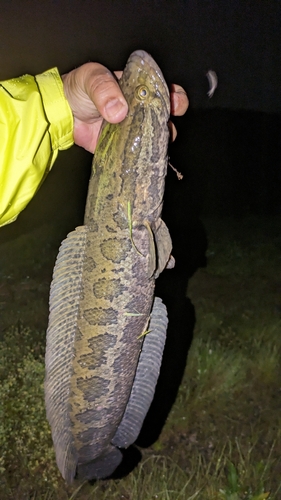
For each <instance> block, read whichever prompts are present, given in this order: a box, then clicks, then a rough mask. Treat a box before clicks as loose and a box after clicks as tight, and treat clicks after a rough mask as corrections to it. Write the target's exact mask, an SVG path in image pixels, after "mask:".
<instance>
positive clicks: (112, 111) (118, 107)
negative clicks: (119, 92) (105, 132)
mask: <svg viewBox="0 0 281 500" xmlns="http://www.w3.org/2000/svg"><path fill="white" fill-rule="evenodd" d="M124 108H125V104H124V103H123V102H122V101H120V100H119V99H111V100H110V101H108V102H107V103H106V105H105V108H104V109H105V112H106V114H107V118H108V119H109V120H114V119H116V118H119V115H120V114H121V112H123V110H124Z"/></svg>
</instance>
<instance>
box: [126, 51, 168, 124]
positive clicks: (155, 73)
mask: <svg viewBox="0 0 281 500" xmlns="http://www.w3.org/2000/svg"><path fill="white" fill-rule="evenodd" d="M131 64H132V65H136V66H137V67H138V68H139V70H140V71H144V72H145V73H147V75H149V77H150V78H151V80H152V81H153V84H154V87H155V90H156V91H157V94H158V96H159V97H161V98H162V100H163V101H164V103H165V107H166V110H167V114H168V116H169V115H170V92H169V89H168V86H167V83H166V81H165V78H164V76H163V73H162V71H161V69H160V68H159V66H158V64H157V63H156V62H155V60H154V59H153V57H152V56H151V55H150V54H148V52H146V51H145V50H135V51H134V52H133V53H132V54H131V55H130V57H129V59H128V62H127V65H128V66H130V65H131Z"/></svg>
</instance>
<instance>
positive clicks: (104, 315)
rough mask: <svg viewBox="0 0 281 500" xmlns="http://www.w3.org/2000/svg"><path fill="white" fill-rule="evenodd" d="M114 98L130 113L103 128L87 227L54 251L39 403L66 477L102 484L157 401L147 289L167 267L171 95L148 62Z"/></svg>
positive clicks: (156, 356)
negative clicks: (42, 395)
mask: <svg viewBox="0 0 281 500" xmlns="http://www.w3.org/2000/svg"><path fill="white" fill-rule="evenodd" d="M120 87H121V89H122V91H123V93H124V96H125V98H126V100H127V102H128V106H129V110H128V114H127V116H126V118H125V119H124V120H123V121H122V123H118V124H114V125H113V124H109V123H106V122H104V123H103V126H102V130H101V133H100V137H99V141H98V145H97V148H96V152H95V156H94V161H93V167H92V176H91V180H90V184H89V191H88V197H87V204H86V211H85V220H84V226H81V227H77V228H76V230H75V231H73V232H71V233H70V234H69V235H68V236H67V238H66V239H65V240H64V241H63V242H62V245H61V247H60V251H59V254H58V257H57V261H56V264H55V268H54V274H53V281H52V284H51V291H50V316H49V326H48V330H47V348H46V378H45V400H46V409H47V418H48V420H49V422H50V425H51V430H52V438H53V442H54V447H55V452H56V459H57V464H58V467H59V469H60V471H61V474H62V476H63V477H64V478H65V480H66V481H67V482H71V481H72V480H73V479H74V477H75V476H76V475H78V476H80V477H83V478H88V479H92V478H99V477H106V476H108V475H110V474H111V473H112V472H113V471H114V470H115V468H116V467H117V466H118V465H119V463H120V461H121V459H122V453H121V452H120V450H119V448H124V447H125V448H126V447H128V446H129V445H130V444H131V443H133V442H134V441H135V440H136V438H137V436H138V434H139V432H140V429H141V426H142V423H143V420H144V418H145V415H146V413H147V411H148V408H149V406H150V403H151V401H152V399H153V395H154V390H155V385H156V382H157V378H158V375H159V370H160V365H161V359H162V353H163V348H164V344H165V337H166V328H167V315H166V308H165V306H164V305H163V303H162V301H161V300H160V299H157V298H156V299H154V286H155V278H156V277H157V276H158V275H159V273H160V272H161V271H162V270H163V269H164V268H165V267H171V266H172V265H173V259H172V257H171V249H172V242H171V238H170V235H169V232H168V229H167V227H166V225H165V223H164V222H163V221H162V220H161V218H160V217H161V211H162V203H163V194H164V185H165V176H166V171H167V146H168V137H169V132H168V124H167V122H168V119H169V114H170V98H169V91H168V88H167V85H166V82H165V80H164V78H163V75H162V73H161V71H160V69H159V67H158V66H157V64H156V63H155V61H154V60H153V59H152V57H151V56H150V55H148V54H147V53H146V52H144V51H141V50H139V51H136V52H134V53H133V54H131V56H130V57H129V59H128V62H127V64H126V67H125V70H124V72H123V76H122V78H121V80H120Z"/></svg>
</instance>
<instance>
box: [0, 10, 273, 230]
mask: <svg viewBox="0 0 281 500" xmlns="http://www.w3.org/2000/svg"><path fill="white" fill-rule="evenodd" d="M280 28H281V4H280V2H279V1H274V0H271V1H270V2H265V1H263V0H248V1H247V2H245V1H243V0H240V1H238V0H236V1H235V0H229V1H227V2H225V1H217V2H214V1H211V0H205V1H203V0H201V1H199V0H190V1H187V0H186V1H184V0H166V1H164V0H147V1H145V0H53V1H38V0H25V1H24V2H22V1H18V0H10V1H9V2H8V1H7V2H6V1H5V2H1V13H0V33H1V44H0V54H1V66H0V78H1V79H7V78H10V77H15V76H17V75H20V74H23V73H30V74H36V73H40V72H42V71H44V70H46V69H48V68H50V67H52V66H58V68H59V71H60V72H61V73H63V72H66V71H68V70H70V69H72V68H73V67H75V66H78V65H80V64H82V63H83V62H86V61H89V60H93V61H98V62H101V63H103V64H105V65H106V66H108V67H109V68H110V69H111V70H114V69H122V68H123V67H124V64H125V62H126V60H127V58H128V56H129V54H130V53H131V52H132V51H133V50H135V49H140V48H141V49H145V50H147V51H148V52H150V53H151V54H152V56H153V57H154V58H155V60H156V61H157V62H158V64H159V66H160V67H161V69H162V71H163V73H164V75H165V77H166V80H167V82H168V83H171V82H176V83H180V84H181V85H183V86H184V87H185V89H186V90H187V92H188V95H189V98H190V110H189V111H188V112H187V114H186V116H185V117H184V118H181V119H177V120H176V121H177V127H178V131H179V135H178V139H177V141H176V143H175V145H174V146H173V147H172V149H171V158H172V161H173V162H174V163H175V166H176V167H177V168H178V170H180V171H182V172H183V174H184V181H183V182H182V184H181V186H180V187H179V185H178V184H177V186H176V187H175V191H174V193H175V194H174V200H173V196H171V198H170V199H171V201H170V202H171V203H174V202H175V200H177V197H180V198H182V199H184V200H186V210H187V211H188V212H189V213H196V214H199V215H200V214H204V213H216V214H218V215H220V214H229V215H232V214H234V215H236V214H238V215H243V214H244V213H248V212H254V213H265V214H267V213H269V214H273V213H278V212H280V211H281V202H280V187H281V174H280V161H281V151H280V128H281V127H280V112H281V57H280V56H281V53H280V47H281V44H280V42H281V35H280V33H281V30H280ZM209 69H212V70H214V71H216V73H217V75H218V88H217V90H216V92H215V94H214V97H213V98H212V99H209V98H208V96H207V91H208V82H207V78H206V72H207V71H208V70H209ZM77 149H78V148H72V150H71V152H66V153H65V152H64V153H61V154H60V155H59V159H58V160H57V163H56V165H55V167H54V169H53V171H52V172H51V174H50V175H49V177H50V179H47V181H46V186H43V187H42V188H41V189H40V192H39V193H38V194H37V195H36V200H35V201H32V204H31V208H28V209H27V210H29V212H27V214H28V215H27V216H24V217H29V218H30V220H31V221H32V222H31V223H35V220H36V217H39V215H38V213H39V212H40V213H41V217H42V220H44V218H46V217H48V218H49V217H51V216H53V213H54V212H55V213H57V212H58V211H59V212H66V216H67V212H69V214H71V210H72V208H71V206H70V205H72V206H73V205H74V206H75V204H76V203H78V205H79V204H80V203H82V205H83V200H84V198H85V189H86V186H87V179H88V170H87V168H88V167H89V165H90V162H91V158H90V156H89V155H87V154H86V153H85V154H84V153H83V152H82V151H77ZM81 164H82V165H85V169H83V173H81ZM168 181H169V179H168ZM171 183H172V185H173V183H174V180H173V179H172V181H171ZM77 185H80V186H81V190H80V191H79V192H78V191H77ZM58 186H59V189H58ZM41 191H42V192H41ZM50 193H51V195H52V198H53V205H52V208H50V209H49V211H46V210H47V209H46V207H45V205H46V203H45V202H46V200H47V199H49V196H50ZM61 200H62V202H61ZM65 200H71V204H69V203H68V208H66V207H65ZM79 206H80V205H79ZM75 210H76V209H75ZM44 211H45V212H44ZM76 212H77V210H76ZM78 212H79V210H78ZM69 216H70V215H69ZM75 222H76V221H75ZM37 223H39V221H37Z"/></svg>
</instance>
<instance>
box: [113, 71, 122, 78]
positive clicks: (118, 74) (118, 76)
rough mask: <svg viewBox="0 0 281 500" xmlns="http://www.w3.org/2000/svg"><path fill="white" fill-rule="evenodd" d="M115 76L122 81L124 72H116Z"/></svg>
mask: <svg viewBox="0 0 281 500" xmlns="http://www.w3.org/2000/svg"><path fill="white" fill-rule="evenodd" d="M114 75H115V76H116V78H118V80H120V78H121V76H122V75H123V71H114Z"/></svg>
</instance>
